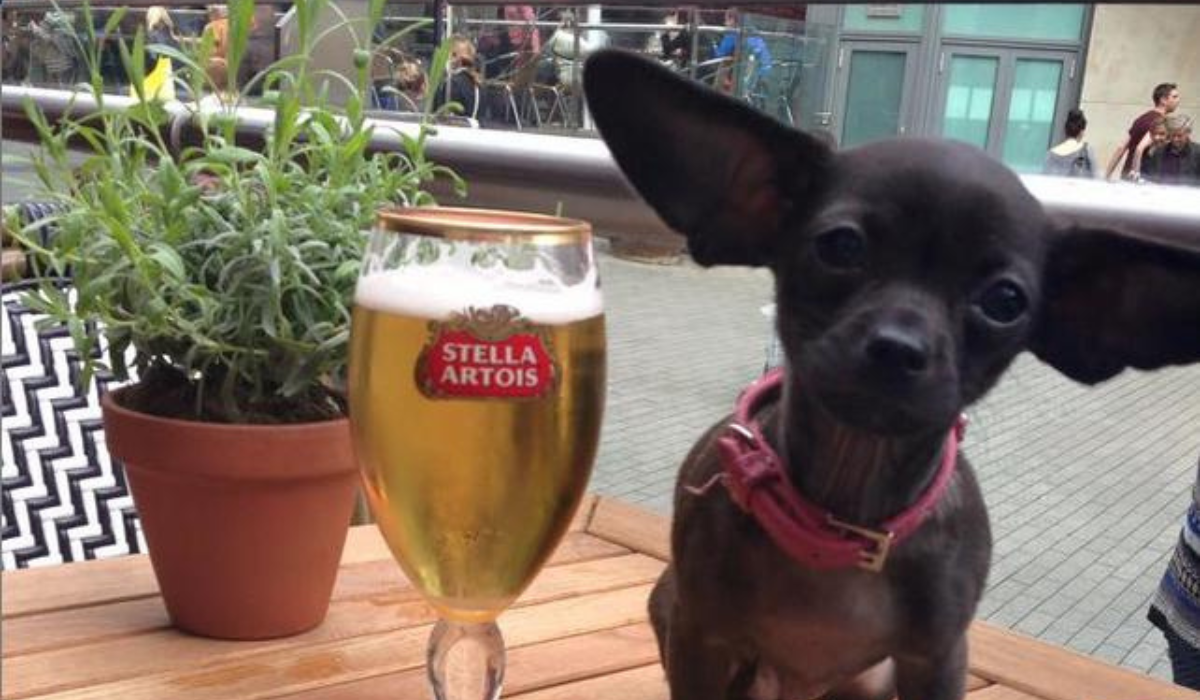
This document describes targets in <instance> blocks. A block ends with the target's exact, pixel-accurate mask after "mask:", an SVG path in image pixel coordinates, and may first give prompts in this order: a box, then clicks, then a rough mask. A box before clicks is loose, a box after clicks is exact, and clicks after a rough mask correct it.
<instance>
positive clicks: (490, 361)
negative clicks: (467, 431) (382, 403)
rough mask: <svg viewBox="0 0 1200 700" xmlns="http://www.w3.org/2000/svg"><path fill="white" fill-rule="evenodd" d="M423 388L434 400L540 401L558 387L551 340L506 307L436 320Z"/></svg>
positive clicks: (423, 361) (423, 365)
mask: <svg viewBox="0 0 1200 700" xmlns="http://www.w3.org/2000/svg"><path fill="white" fill-rule="evenodd" d="M429 330H430V335H431V338H430V341H429V344H428V345H427V346H426V347H425V349H424V351H422V353H421V356H420V358H419V359H418V360H417V367H416V372H417V377H416V379H417V385H418V386H419V387H420V388H421V392H422V393H423V394H425V395H426V396H428V397H430V398H488V397H492V398H507V399H521V398H537V397H540V396H543V395H544V394H546V393H547V392H550V391H553V390H554V389H555V387H556V386H557V381H558V371H559V370H558V367H557V363H556V362H555V361H554V355H553V349H552V348H551V347H550V338H549V335H548V334H546V333H545V332H543V331H542V330H541V329H538V328H537V327H535V326H534V325H533V324H531V323H530V322H529V321H528V320H527V319H523V318H521V316H520V312H519V311H518V310H517V309H515V308H513V307H511V306H506V305H503V304H497V305H495V306H493V307H492V308H490V309H477V308H469V309H467V310H466V312H465V313H461V314H455V315H454V316H452V317H451V319H450V320H449V321H448V322H440V321H430V322H429Z"/></svg>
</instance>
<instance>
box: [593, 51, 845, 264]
mask: <svg viewBox="0 0 1200 700" xmlns="http://www.w3.org/2000/svg"><path fill="white" fill-rule="evenodd" d="M584 87H585V90H586V94H587V101H588V107H589V109H590V110H591V113H592V116H593V117H594V119H595V122H596V126H597V127H598V128H599V130H600V134H601V135H602V136H603V137H604V140H605V142H606V143H607V144H608V148H609V150H610V151H611V152H612V155H613V157H614V158H615V159H616V161H617V164H618V165H619V166H620V167H621V170H622V171H623V172H624V173H625V176H626V177H628V178H629V181H630V182H631V183H632V184H633V186H634V188H636V189H637V191H638V192H639V193H640V194H641V195H642V197H643V198H644V199H645V200H646V202H647V203H649V204H650V206H651V207H653V208H654V209H655V211H657V212H658V214H659V216H661V217H662V219H663V221H665V222H666V223H667V225H668V226H670V227H671V228H673V229H675V230H676V231H679V232H680V233H683V234H684V235H685V236H687V239H688V248H689V250H690V251H691V254H692V257H693V258H694V259H695V260H696V262H698V263H700V264H702V265H720V264H723V265H761V264H764V263H765V262H766V260H767V259H768V250H769V248H770V246H771V244H772V243H773V234H775V233H777V232H778V230H779V228H780V224H781V222H782V220H783V218H784V217H785V216H786V215H787V214H788V213H789V212H790V211H792V210H793V209H794V208H795V207H797V206H802V205H803V204H804V203H805V202H810V201H811V200H812V199H813V197H814V196H815V194H816V190H817V189H818V188H819V187H820V186H821V185H822V184H824V182H825V180H826V177H825V175H826V173H827V171H828V169H829V166H830V163H831V161H832V155H833V154H832V152H831V151H830V149H829V148H828V147H827V146H826V145H825V144H824V143H822V142H821V141H819V140H818V139H817V138H815V137H813V136H810V135H808V134H804V133H801V132H799V131H796V130H795V129H791V128H788V127H786V126H784V125H782V124H780V123H779V122H776V121H775V120H773V119H771V118H770V117H767V116H765V115H763V114H761V113H759V112H756V111H754V110H753V109H751V108H750V107H749V106H748V105H746V104H745V103H742V102H739V101H737V100H734V99H732V98H730V97H728V96H725V95H722V94H720V93H717V92H716V91H714V90H710V89H708V88H705V87H703V86H701V85H698V84H697V83H695V82H693V81H691V80H688V79H687V78H684V77H682V76H679V75H676V74H675V73H673V72H672V71H670V70H668V69H666V68H664V67H662V66H661V65H659V64H657V63H655V62H653V61H650V60H649V59H646V58H642V57H639V56H637V55H635V54H631V53H627V52H623V51H601V52H598V53H596V54H595V55H593V56H592V57H591V58H590V59H589V60H588V62H587V67H586V68H585V70H584Z"/></svg>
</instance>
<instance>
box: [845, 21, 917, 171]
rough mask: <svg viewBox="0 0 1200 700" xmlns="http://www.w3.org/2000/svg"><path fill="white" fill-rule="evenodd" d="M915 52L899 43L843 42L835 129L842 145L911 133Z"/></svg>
mask: <svg viewBox="0 0 1200 700" xmlns="http://www.w3.org/2000/svg"><path fill="white" fill-rule="evenodd" d="M915 51H916V47H915V46H912V45H907V44H900V43H878V42H867V41H860V42H845V43H843V44H842V47H841V49H840V50H839V52H838V62H837V81H838V83H837V85H838V87H837V91H836V93H835V98H834V99H835V102H834V104H835V112H834V115H835V116H834V120H835V124H834V129H835V133H836V134H837V135H838V142H839V144H840V145H841V146H842V147H843V148H850V147H853V146H858V145H860V144H863V143H867V142H868V141H875V140H878V139H883V138H888V137H890V136H902V135H904V134H907V133H908V131H909V129H910V127H911V113H910V111H911V108H910V102H911V99H910V96H911V95H912V93H913V68H912V64H913V55H914V53H915Z"/></svg>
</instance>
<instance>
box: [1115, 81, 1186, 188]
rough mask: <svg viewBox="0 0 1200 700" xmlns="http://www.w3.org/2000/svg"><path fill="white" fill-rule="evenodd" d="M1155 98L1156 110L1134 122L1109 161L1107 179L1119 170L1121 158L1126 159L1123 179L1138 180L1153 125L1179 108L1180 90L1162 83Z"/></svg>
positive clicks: (1172, 84) (1155, 93)
mask: <svg viewBox="0 0 1200 700" xmlns="http://www.w3.org/2000/svg"><path fill="white" fill-rule="evenodd" d="M1153 97H1154V109H1151V110H1149V111H1147V112H1145V113H1144V114H1142V115H1141V116H1140V117H1138V118H1137V119H1134V120H1133V124H1132V125H1130V127H1129V133H1128V135H1127V136H1126V138H1125V140H1124V141H1122V142H1121V145H1120V146H1118V147H1117V151H1116V153H1113V157H1112V159H1111V160H1110V161H1108V169H1107V170H1105V171H1104V176H1105V177H1106V178H1110V179H1111V178H1112V174H1113V171H1115V170H1116V169H1117V163H1120V162H1121V158H1122V157H1124V159H1125V162H1124V164H1123V165H1122V166H1121V178H1122V179H1125V178H1129V179H1136V178H1137V167H1136V166H1137V165H1138V164H1139V162H1140V161H1141V158H1142V152H1143V151H1145V150H1146V148H1147V147H1148V146H1149V145H1150V136H1149V132H1150V127H1151V125H1153V124H1154V121H1155V119H1156V118H1157V117H1159V116H1165V115H1168V114H1170V113H1171V112H1174V111H1175V108H1177V107H1178V106H1179V88H1178V86H1176V85H1175V83H1161V84H1159V85H1157V86H1155V88H1154V94H1153Z"/></svg>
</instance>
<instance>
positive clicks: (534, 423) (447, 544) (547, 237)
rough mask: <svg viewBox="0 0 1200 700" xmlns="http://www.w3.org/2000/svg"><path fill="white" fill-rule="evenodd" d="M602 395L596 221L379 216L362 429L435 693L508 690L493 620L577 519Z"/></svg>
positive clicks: (364, 326) (370, 249)
mask: <svg viewBox="0 0 1200 700" xmlns="http://www.w3.org/2000/svg"><path fill="white" fill-rule="evenodd" d="M604 390H605V336H604V308H603V302H602V299H601V295H600V284H599V277H598V274H597V270H596V263H595V259H594V257H593V253H592V243H591V228H590V226H589V225H588V224H586V223H584V222H581V221H574V220H570V219H561V218H555V217H550V216H541V215H535V214H519V213H513V212H499V211H485V210H472V209H452V208H433V207H425V208H397V209H387V210H383V211H381V212H380V213H379V215H378V218H377V222H376V226H375V228H374V230H372V231H371V233H370V238H369V241H368V244H367V252H366V256H365V259H364V261H363V266H362V271H361V273H360V276H359V279H358V286H357V289H356V291H355V301H354V312H353V323H352V331H351V340H350V422H351V429H352V431H353V436H354V445H355V450H356V452H357V456H358V461H359V465H360V467H361V471H362V477H363V483H364V485H365V491H366V494H367V500H368V502H369V504H370V508H371V512H372V513H373V515H374V516H375V520H376V522H377V524H378V526H379V529H380V530H381V531H382V533H383V536H384V538H385V539H386V540H387V543H388V546H389V547H390V548H391V551H392V554H393V555H394V556H395V557H396V560H397V561H398V562H399V563H400V566H401V567H402V568H403V569H404V572H405V574H407V575H408V578H409V580H410V581H412V583H413V585H414V586H415V587H416V588H417V589H419V590H420V591H421V593H422V594H423V595H424V596H425V598H426V599H427V600H428V601H429V603H430V604H431V605H432V606H433V608H434V609H435V610H436V611H437V613H438V616H439V618H440V619H439V621H438V622H437V624H436V625H435V627H434V630H433V633H432V635H431V637H430V641H429V649H428V657H427V661H428V673H429V680H430V683H431V685H432V688H433V694H434V696H435V697H436V698H438V700H479V699H481V698H487V699H493V698H496V697H497V696H498V695H499V693H500V686H501V683H502V681H503V677H504V641H503V638H502V637H501V636H500V630H499V628H498V627H497V626H496V617H497V616H498V615H499V614H500V613H501V612H502V611H503V610H504V609H505V608H506V607H507V606H508V605H510V604H511V603H512V602H513V601H514V600H515V599H516V598H517V596H518V595H520V594H521V592H522V591H523V590H524V589H525V587H526V586H527V585H529V582H530V581H531V580H532V579H533V577H534V575H535V574H536V573H537V572H538V570H539V569H540V568H541V566H542V565H543V564H544V563H545V561H546V559H547V557H549V556H550V553H551V552H552V551H553V550H554V548H555V546H556V545H557V543H558V541H559V540H560V539H561V538H562V536H563V533H564V532H565V531H566V529H567V526H568V525H569V524H570V521H571V518H572V516H573V514H574V512H575V509H576V507H577V506H578V505H579V501H580V499H581V497H582V496H583V492H584V488H585V486H586V485H587V481H588V476H589V474H590V472H591V467H592V461H593V459H594V458H595V454H596V447H597V443H598V440H599V434H600V417H601V412H602V410H603V406H604Z"/></svg>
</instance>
